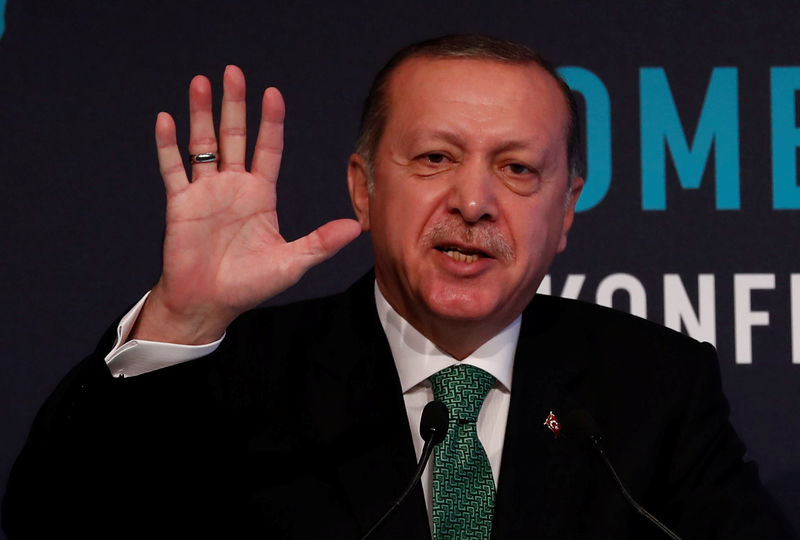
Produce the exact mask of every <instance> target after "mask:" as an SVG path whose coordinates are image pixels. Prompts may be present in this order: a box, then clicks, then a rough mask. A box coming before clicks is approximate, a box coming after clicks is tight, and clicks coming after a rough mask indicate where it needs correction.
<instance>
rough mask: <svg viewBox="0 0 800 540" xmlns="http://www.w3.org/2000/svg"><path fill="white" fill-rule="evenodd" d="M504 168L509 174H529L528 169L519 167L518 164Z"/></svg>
mask: <svg viewBox="0 0 800 540" xmlns="http://www.w3.org/2000/svg"><path fill="white" fill-rule="evenodd" d="M506 167H507V168H508V171H509V172H510V173H511V174H526V173H529V172H531V170H530V169H529V168H528V167H526V166H525V165H520V164H519V163H509V164H508V165H506Z"/></svg>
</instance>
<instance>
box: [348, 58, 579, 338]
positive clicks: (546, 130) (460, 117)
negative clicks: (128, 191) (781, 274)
mask: <svg viewBox="0 0 800 540" xmlns="http://www.w3.org/2000/svg"><path fill="white" fill-rule="evenodd" d="M388 103H389V109H388V116H387V119H386V125H385V129H384V132H383V135H382V137H381V139H380V143H379V145H378V148H377V150H376V152H375V164H374V188H373V190H372V192H371V193H370V194H369V195H368V196H367V194H366V189H365V188H360V187H359V186H361V185H362V184H363V183H364V181H365V180H364V178H363V176H365V174H366V173H364V172H363V170H362V171H361V172H359V169H363V166H362V167H359V166H358V165H359V162H358V160H359V158H357V157H354V158H353V159H351V170H350V179H349V181H350V187H351V192H353V200H354V205H355V206H356V212H357V214H358V217H359V220H360V222H361V224H362V226H363V227H364V229H368V230H371V234H372V242H373V249H374V252H375V272H376V277H377V281H378V285H379V287H380V289H381V292H382V293H383V294H384V296H385V297H386V299H387V300H388V301H389V303H390V304H391V305H392V306H393V307H394V308H395V309H396V310H397V311H398V313H400V315H402V316H403V317H404V318H405V319H406V320H408V321H409V322H411V323H412V324H413V325H414V326H415V327H416V328H417V329H418V330H420V331H421V332H422V333H423V334H425V335H427V336H428V337H429V338H433V337H435V336H436V335H437V334H438V333H441V331H442V329H443V328H446V327H447V326H448V325H450V326H452V325H461V326H464V325H467V326H469V325H470V324H472V323H480V327H481V328H485V329H487V331H489V332H491V334H490V335H494V333H496V332H498V331H499V330H501V329H502V328H503V327H505V326H506V325H508V324H509V323H510V322H511V321H512V320H514V318H516V317H517V315H519V313H521V311H522V310H523V309H524V307H525V306H526V305H527V303H528V302H529V301H530V299H531V298H532V297H533V295H534V293H535V292H536V288H537V287H538V285H539V282H540V281H541V279H542V277H543V276H544V274H545V273H546V272H547V269H548V267H549V266H550V263H551V261H552V259H553V257H554V256H555V254H556V253H557V252H560V251H561V250H563V249H564V247H565V246H566V241H567V231H568V230H569V227H570V225H571V223H572V217H573V212H574V204H575V200H576V199H577V195H578V194H579V192H580V188H581V187H582V185H583V181H582V180H581V179H577V180H576V181H575V182H574V183H573V187H572V190H571V191H572V193H571V195H572V196H571V198H570V199H569V203H567V200H568V199H567V197H568V194H567V183H568V182H567V179H568V166H567V157H566V126H567V121H568V120H567V119H568V108H567V104H566V102H565V99H564V96H563V94H562V93H561V91H560V89H559V86H558V83H557V82H556V81H555V80H553V78H552V77H551V76H550V75H549V74H547V73H546V72H545V71H544V70H543V69H541V68H540V67H538V66H535V65H525V66H519V65H510V64H504V63H500V62H493V61H486V60H469V59H428V58H413V59H410V60H407V61H405V62H404V63H403V64H401V65H400V66H399V67H398V68H397V70H396V71H395V73H394V74H393V75H392V77H391V79H390V84H389V89H388ZM354 160H355V161H354ZM354 163H355V164H356V166H355V167H354ZM434 341H435V339H434ZM448 352H449V351H448Z"/></svg>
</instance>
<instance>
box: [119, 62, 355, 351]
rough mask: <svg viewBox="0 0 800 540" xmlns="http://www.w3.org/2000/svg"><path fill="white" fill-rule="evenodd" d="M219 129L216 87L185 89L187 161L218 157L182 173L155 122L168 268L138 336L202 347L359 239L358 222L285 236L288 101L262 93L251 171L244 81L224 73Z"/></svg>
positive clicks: (164, 130)
mask: <svg viewBox="0 0 800 540" xmlns="http://www.w3.org/2000/svg"><path fill="white" fill-rule="evenodd" d="M223 88H224V93H223V97H222V112H221V116H220V125H219V148H218V147H217V137H216V136H215V132H214V119H213V112H212V106H211V85H210V84H209V81H208V79H206V78H205V77H203V76H197V77H195V78H194V79H193V80H192V82H191V84H190V86H189V108H190V140H189V152H190V153H191V154H202V153H215V154H217V155H218V158H219V162H218V163H214V162H212V163H196V164H193V165H192V174H191V176H192V178H191V181H190V180H189V179H188V178H187V176H186V171H185V169H184V165H183V161H182V157H181V153H180V151H179V150H178V146H177V143H176V136H175V122H174V121H173V119H172V117H171V116H170V115H169V114H167V113H160V114H159V115H158V119H157V120H156V144H157V146H158V162H159V166H160V170H161V176H162V178H163V179H164V186H165V187H166V192H167V227H166V235H165V238H164V268H163V271H162V274H161V278H160V279H159V281H158V283H157V284H156V286H155V287H154V288H153V291H152V293H151V294H150V296H149V297H148V299H147V302H146V303H145V306H144V308H143V310H142V312H141V314H140V316H139V319H138V320H137V323H136V326H135V327H134V330H133V334H132V337H135V338H138V339H148V340H153V341H166V342H171V343H184V344H199V343H208V342H211V341H214V340H215V339H218V338H219V337H220V336H221V335H222V334H223V332H224V331H225V328H226V327H227V325H228V324H229V323H230V322H231V321H232V320H233V319H234V318H236V316H238V315H239V314H240V313H242V312H243V311H245V310H247V309H250V308H252V307H254V306H256V305H258V304H259V303H261V302H263V301H264V300H267V299H268V298H271V297H272V296H275V295H276V294H278V293H280V292H281V291H284V290H285V289H287V288H289V287H290V286H291V285H293V284H294V283H296V282H297V281H298V280H299V279H300V277H301V276H302V275H303V274H304V273H305V272H306V271H307V270H308V269H309V268H311V267H312V266H314V265H316V264H319V263H320V262H322V261H324V260H325V259H327V258H328V257H331V256H332V255H333V254H335V253H336V252H337V251H338V250H339V249H341V248H342V247H343V246H344V245H346V244H347V243H349V242H350V241H352V240H353V239H355V238H356V237H357V236H358V235H359V233H360V231H361V228H360V226H359V224H358V222H356V221H355V220H352V219H341V220H335V221H331V222H329V223H326V224H325V225H323V226H321V227H319V228H318V229H316V230H315V231H313V232H311V233H310V234H308V235H307V236H304V237H302V238H299V239H297V240H295V241H293V242H287V241H286V240H284V239H283V237H282V236H281V235H280V232H279V228H278V216H277V213H276V197H275V184H276V181H277V179H278V170H279V168H280V161H281V153H282V150H283V118H284V112H285V109H284V103H283V98H282V97H281V94H280V92H278V90H276V89H275V88H268V89H267V90H266V91H265V92H264V97H263V101H262V106H261V125H260V126H259V131H258V138H257V140H256V146H255V152H254V155H253V162H252V167H251V170H250V171H249V172H248V171H247V169H246V167H245V148H246V134H245V133H246V127H245V124H246V119H245V81H244V75H243V74H242V71H241V70H240V69H239V68H238V67H236V66H228V67H227V68H226V70H225V75H224V78H223Z"/></svg>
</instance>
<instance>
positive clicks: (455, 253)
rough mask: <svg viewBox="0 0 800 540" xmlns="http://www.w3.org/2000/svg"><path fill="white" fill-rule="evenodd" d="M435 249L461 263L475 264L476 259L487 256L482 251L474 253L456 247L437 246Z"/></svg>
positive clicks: (473, 251)
mask: <svg viewBox="0 0 800 540" xmlns="http://www.w3.org/2000/svg"><path fill="white" fill-rule="evenodd" d="M436 249H437V250H439V251H441V252H442V253H444V254H445V255H447V256H448V257H450V258H451V259H453V260H455V261H458V262H463V263H471V262H475V261H477V260H478V259H481V258H483V257H486V256H487V255H486V253H483V252H482V251H475V250H471V249H466V248H461V247H458V246H437V247H436Z"/></svg>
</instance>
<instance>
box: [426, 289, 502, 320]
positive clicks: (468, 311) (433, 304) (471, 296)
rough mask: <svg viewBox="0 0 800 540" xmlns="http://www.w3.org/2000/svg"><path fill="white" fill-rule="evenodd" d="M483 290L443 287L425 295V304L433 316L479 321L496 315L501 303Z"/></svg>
mask: <svg viewBox="0 0 800 540" xmlns="http://www.w3.org/2000/svg"><path fill="white" fill-rule="evenodd" d="M486 292H487V291H485V290H477V291H476V290H469V289H468V290H453V289H445V290H440V291H434V292H432V293H431V294H428V295H425V296H426V297H425V300H426V301H425V304H426V305H427V306H428V309H429V310H430V312H431V313H433V314H434V315H435V316H437V317H439V318H442V319H448V320H452V321H463V322H479V321H483V320H486V319H488V318H490V317H493V316H496V315H497V313H498V311H499V310H500V309H501V308H502V307H503V304H502V303H501V302H500V301H499V299H498V298H496V297H495V298H492V296H493V295H487V294H486Z"/></svg>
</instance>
